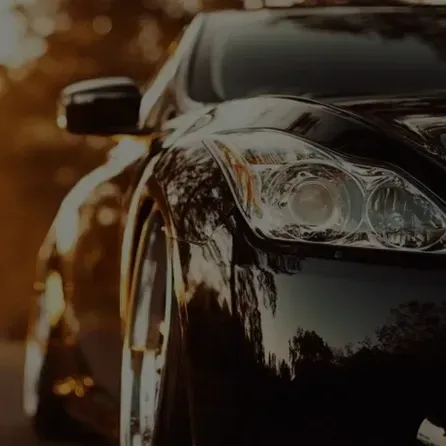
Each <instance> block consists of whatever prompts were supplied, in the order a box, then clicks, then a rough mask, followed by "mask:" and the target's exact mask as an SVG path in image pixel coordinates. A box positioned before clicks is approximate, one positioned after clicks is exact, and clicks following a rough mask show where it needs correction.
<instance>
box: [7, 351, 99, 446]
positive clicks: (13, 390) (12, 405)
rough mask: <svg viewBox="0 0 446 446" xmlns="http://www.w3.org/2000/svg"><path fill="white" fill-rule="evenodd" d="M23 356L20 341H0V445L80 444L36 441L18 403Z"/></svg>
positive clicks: (59, 445) (62, 445) (58, 445)
mask: <svg viewBox="0 0 446 446" xmlns="http://www.w3.org/2000/svg"><path fill="white" fill-rule="evenodd" d="M23 359H24V344H23V343H21V342H15V343H7V342H0V398H1V400H0V445H1V446H80V445H78V444H76V445H75V444H73V443H71V444H70V445H68V444H67V443H39V442H38V441H37V439H36V438H35V436H34V435H33V433H32V430H31V429H30V427H29V425H28V423H27V422H26V419H25V418H24V417H23V415H22V412H21V407H20V401H21V383H22V370H23ZM89 446H91V445H89Z"/></svg>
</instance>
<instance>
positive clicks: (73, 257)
mask: <svg viewBox="0 0 446 446" xmlns="http://www.w3.org/2000/svg"><path fill="white" fill-rule="evenodd" d="M146 153H147V145H146V144H142V143H137V142H136V141H130V140H124V141H121V143H120V144H118V146H117V147H116V148H115V149H114V151H113V152H112V153H111V156H110V159H109V161H108V162H107V163H106V164H104V165H102V166H100V167H98V168H97V169H95V170H94V171H92V172H91V173H90V174H88V175H87V176H85V177H84V178H83V179H82V180H81V181H80V182H79V183H78V184H77V185H76V186H75V187H74V188H73V189H72V190H71V192H70V193H69V194H68V195H67V197H66V198H65V200H64V201H63V203H62V205H61V207H60V210H59V212H58V214H57V216H56V219H55V222H54V224H53V226H52V228H51V231H50V233H49V236H48V239H49V240H50V239H51V242H52V243H51V246H52V248H51V249H50V247H49V245H48V246H46V245H47V244H48V243H47V244H44V247H45V248H42V249H41V255H40V264H41V265H42V268H41V269H42V271H40V273H39V274H40V275H42V277H44V275H45V274H46V273H47V270H48V268H51V263H50V262H49V261H53V263H54V264H55V267H56V268H57V269H58V271H59V272H60V274H61V276H62V279H63V285H64V299H65V306H64V308H65V311H64V312H63V313H62V314H61V315H60V317H61V321H60V323H61V324H62V326H63V330H62V331H61V333H62V341H63V342H65V343H67V346H68V345H75V346H76V357H77V359H75V360H74V361H73V367H74V369H72V370H70V369H66V368H65V367H64V370H65V372H63V373H62V374H64V375H67V374H68V373H70V374H72V375H73V376H74V377H75V378H77V377H81V376H85V375H87V376H89V377H91V378H92V379H93V382H94V383H95V385H96V387H97V388H98V389H102V390H103V391H105V393H106V394H108V395H109V396H110V397H112V398H113V399H115V400H118V401H119V382H120V380H119V376H120V374H119V371H120V355H121V321H120V317H119V300H118V299H117V296H118V295H119V283H120V251H121V244H122V233H123V228H124V225H125V219H126V202H127V200H126V194H128V193H129V189H131V187H132V181H131V178H132V176H133V175H134V172H135V171H136V170H137V169H138V165H139V164H140V163H141V160H142V158H143V157H144V156H145V154H146ZM49 252H51V256H53V257H50V256H49V255H48V253H49ZM52 259H53V260H52ZM44 265H45V266H44ZM42 280H44V279H42ZM104 346H106V348H104ZM62 383H63V380H62Z"/></svg>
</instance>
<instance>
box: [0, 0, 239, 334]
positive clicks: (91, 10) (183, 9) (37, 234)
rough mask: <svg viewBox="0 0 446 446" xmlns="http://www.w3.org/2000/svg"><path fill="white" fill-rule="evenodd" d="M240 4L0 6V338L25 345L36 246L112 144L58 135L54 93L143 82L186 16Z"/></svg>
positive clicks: (28, 2)
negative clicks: (127, 80)
mask: <svg viewBox="0 0 446 446" xmlns="http://www.w3.org/2000/svg"><path fill="white" fill-rule="evenodd" d="M238 3H239V1H237V0H232V1H231V0H226V1H225V0H223V1H221V0H220V1H218V0H202V1H200V0H131V1H124V0H94V1H92V0H0V135H1V139H0V145H1V148H0V220H1V228H2V231H1V235H0V252H1V256H0V283H1V289H2V298H1V299H0V337H1V338H3V339H5V338H7V339H19V338H22V337H23V335H24V332H25V327H26V320H27V308H28V304H29V299H30V298H31V289H32V282H33V279H34V269H35V258H36V253H37V250H38V248H39V245H40V244H41V242H42V240H43V237H44V236H45V233H46V231H47V230H48V228H49V225H50V224H51V221H52V220H53V218H54V216H55V214H56V211H57V208H58V206H59V204H60V202H61V200H62V198H63V197H64V195H65V194H66V193H67V191H68V190H69V189H70V188H71V187H72V186H73V185H74V184H75V183H76V182H77V181H78V180H79V178H80V177H81V176H82V175H84V174H85V173H86V172H88V171H89V170H91V169H92V168H93V167H95V166H97V165H98V164H100V163H101V162H102V161H103V160H104V159H105V156H106V153H107V150H108V149H109V148H110V144H111V142H110V140H108V139H107V138H94V137H88V138H85V137H76V136H72V135H69V134H67V133H64V132H62V131H60V130H59V129H58V128H57V126H56V121H55V115H56V101H57V97H58V94H59V92H60V90H61V89H62V88H63V87H65V86H66V85H67V84H70V83H71V82H75V81H77V80H81V79H85V78H91V77H97V76H113V75H126V76H130V77H132V78H134V79H135V80H137V81H139V82H141V84H146V83H147V82H148V81H149V80H150V78H151V76H152V74H153V72H154V70H156V69H157V68H158V66H159V63H160V58H161V57H162V55H163V51H164V49H165V48H166V46H167V45H168V44H169V43H170V41H171V40H172V39H173V38H174V37H175V35H176V34H177V33H178V32H179V30H180V29H181V27H182V26H183V25H184V24H185V23H187V22H188V21H189V20H190V18H191V17H192V16H193V14H195V13H196V12H197V11H199V10H200V9H203V8H206V9H209V8H211V9H214V8H227V7H234V6H239V5H238Z"/></svg>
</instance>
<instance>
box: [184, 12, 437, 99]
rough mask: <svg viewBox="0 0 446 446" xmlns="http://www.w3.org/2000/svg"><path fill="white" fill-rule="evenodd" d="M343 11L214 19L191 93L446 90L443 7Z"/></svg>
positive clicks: (326, 93)
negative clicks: (422, 9)
mask: <svg viewBox="0 0 446 446" xmlns="http://www.w3.org/2000/svg"><path fill="white" fill-rule="evenodd" d="M342 11H343V10H342V8H336V9H331V8H326V11H325V12H320V13H317V14H316V13H313V12H308V13H306V14H304V13H302V12H300V13H299V14H297V13H294V14H293V13H290V12H288V13H283V11H282V12H280V13H279V12H272V13H268V14H258V13H254V12H251V13H245V14H239V15H238V16H237V15H234V16H228V17H227V18H226V19H225V20H223V19H221V18H218V17H213V18H211V19H210V20H209V22H208V24H207V29H208V31H207V33H206V35H205V36H204V37H203V44H202V45H201V54H199V55H198V56H197V58H196V60H197V64H199V66H198V65H197V66H196V69H195V72H194V73H193V76H192V78H191V84H192V88H191V89H190V93H191V96H192V97H194V99H195V100H200V101H202V102H206V101H205V100H206V99H212V100H213V101H215V97H217V98H219V100H228V99H236V98H240V97H245V96H249V95H256V94H259V93H274V94H300V95H305V94H307V95H308V96H313V97H323V96H358V95H375V94H398V93H402V94H405V93H416V92H420V91H424V90H442V89H446V57H445V55H446V50H445V46H444V44H443V42H445V41H446V26H445V23H446V9H435V11H429V12H428V11H425V12H422V11H416V12H411V9H410V8H403V9H399V10H398V9H393V10H392V9H390V10H383V11H381V12H380V11H379V10H378V11H376V10H374V9H373V8H372V9H367V8H363V9H353V8H347V9H344V11H343V12H342ZM199 51H200V49H199ZM205 62H206V63H205ZM206 73H207V74H206ZM206 75H207V76H208V82H207V83H206V82H204V81H206ZM203 85H207V88H204V87H203Z"/></svg>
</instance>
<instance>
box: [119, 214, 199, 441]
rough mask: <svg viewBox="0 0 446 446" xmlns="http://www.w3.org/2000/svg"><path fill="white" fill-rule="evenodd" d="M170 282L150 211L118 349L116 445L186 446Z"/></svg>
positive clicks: (157, 217) (159, 223)
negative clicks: (117, 437)
mask: <svg viewBox="0 0 446 446" xmlns="http://www.w3.org/2000/svg"><path fill="white" fill-rule="evenodd" d="M163 252H164V254H163ZM157 273H158V274H157ZM172 282H173V274H172V262H171V257H170V245H169V241H168V239H167V238H166V236H165V234H164V232H163V220H162V217H161V214H160V213H159V212H158V211H156V210H154V211H152V213H151V214H150V216H149V217H148V219H147V221H146V223H145V225H144V227H143V230H142V233H141V237H140V241H139V246H138V250H137V258H136V263H135V270H134V277H133V282H132V290H131V302H130V312H129V315H130V316H129V321H128V324H127V328H126V335H125V340H124V346H123V354H122V374H121V432H120V438H121V446H162V445H166V446H167V445H173V444H175V446H191V445H192V442H191V435H190V429H189V428H190V422H189V417H188V404H187V396H186V391H185V388H186V387H185V385H184V384H185V379H184V370H185V368H184V367H183V365H184V361H183V357H184V355H183V352H182V348H181V347H182V338H181V330H180V328H181V327H180V319H179V312H178V305H177V300H176V297H175V296H174V295H173V291H172Z"/></svg>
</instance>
